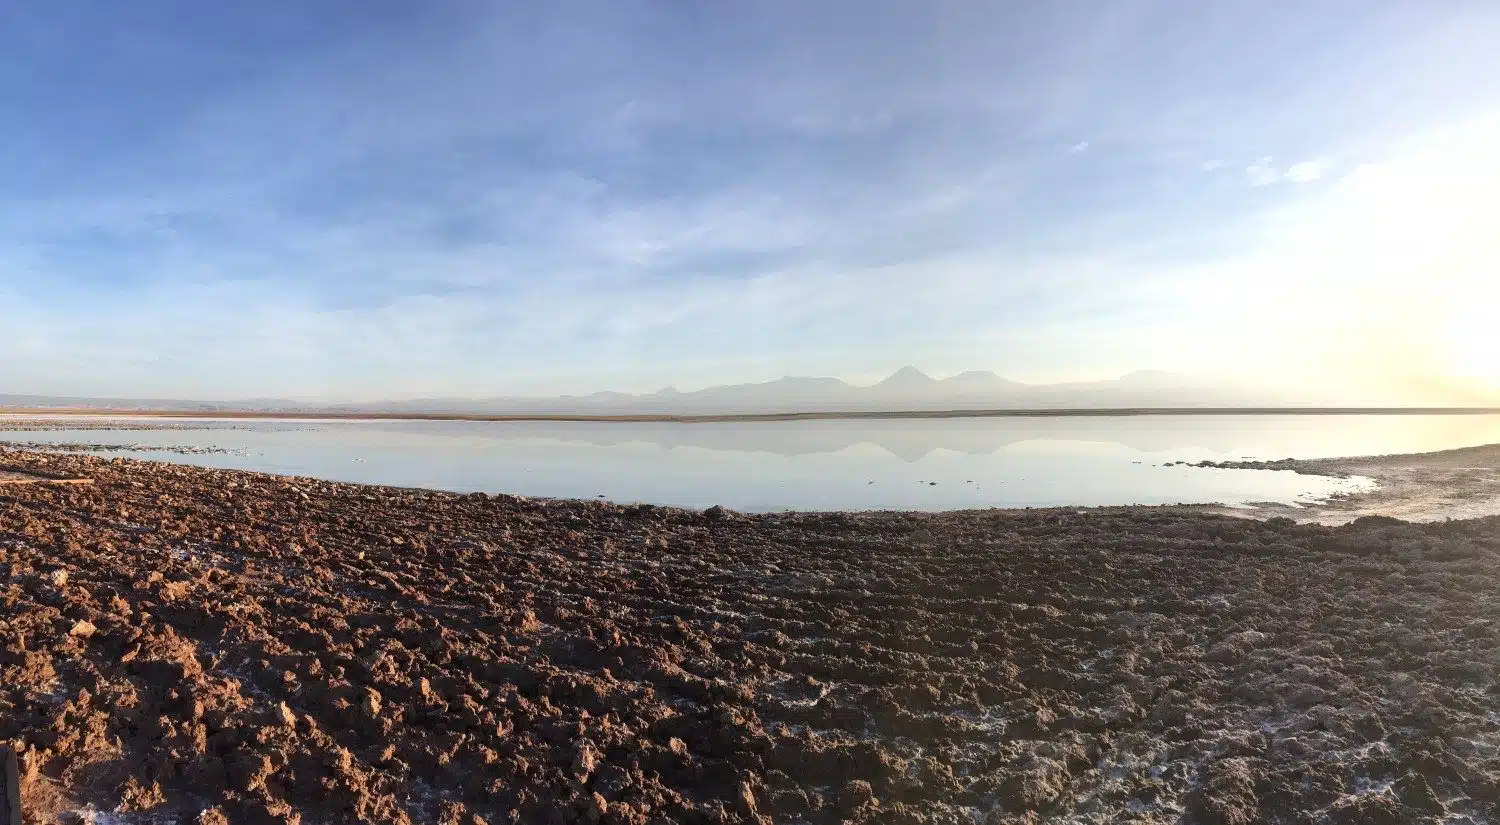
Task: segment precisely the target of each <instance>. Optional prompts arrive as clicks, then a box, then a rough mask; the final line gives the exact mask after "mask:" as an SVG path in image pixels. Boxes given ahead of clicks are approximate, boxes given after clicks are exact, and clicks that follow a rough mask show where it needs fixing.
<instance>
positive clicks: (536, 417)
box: [0, 407, 1500, 424]
mask: <svg viewBox="0 0 1500 825" xmlns="http://www.w3.org/2000/svg"><path fill="white" fill-rule="evenodd" d="M1496 414H1500V407H1105V408H1098V409H1095V408H1091V407H1066V408H1055V409H980V410H854V411H836V410H835V411H821V412H820V411H812V412H773V413H706V414H672V413H639V414H621V415H584V414H573V413H502V414H487V413H437V412H430V413H424V412H316V411H295V412H274V411H262V410H130V409H105V408H75V407H0V415H79V416H83V415H87V416H103V417H114V416H143V417H150V418H233V419H259V418H265V419H295V420H304V421H305V420H318V421H326V420H336V421H579V422H603V423H610V422H620V423H628V422H635V423H643V422H676V423H681V424H710V423H715V422H730V421H828V420H849V419H899V418H1068V417H1095V416H1109V417H1116V416H1148V415H1496Z"/></svg>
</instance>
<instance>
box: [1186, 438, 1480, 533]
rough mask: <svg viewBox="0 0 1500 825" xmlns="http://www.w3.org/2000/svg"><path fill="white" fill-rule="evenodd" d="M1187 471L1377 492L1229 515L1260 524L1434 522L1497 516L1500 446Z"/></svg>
mask: <svg viewBox="0 0 1500 825" xmlns="http://www.w3.org/2000/svg"><path fill="white" fill-rule="evenodd" d="M1190 466H1194V467H1205V468H1217V469H1230V470H1275V471H1283V472H1294V473H1300V474H1303V475H1317V476H1327V477H1332V478H1349V477H1353V476H1360V477H1364V478H1369V479H1372V480H1374V481H1375V483H1376V485H1377V486H1376V487H1375V489H1373V490H1369V491H1366V492H1361V493H1355V494H1352V495H1347V496H1331V497H1329V498H1328V499H1325V500H1323V501H1320V502H1317V503H1314V504H1308V505H1303V506H1291V505H1286V504H1278V503H1275V502H1261V503H1257V504H1255V505H1254V506H1253V508H1252V509H1251V510H1249V511H1248V512H1247V511H1232V510H1229V509H1228V508H1222V509H1221V510H1220V512H1226V513H1228V514H1231V515H1233V514H1236V513H1238V514H1240V515H1246V514H1248V515H1253V516H1255V517H1259V518H1269V517H1275V516H1284V517H1290V518H1295V519H1297V520H1298V521H1302V520H1307V519H1311V520H1315V521H1320V522H1322V523H1342V522H1346V521H1350V520H1352V519H1355V518H1359V517H1361V516H1370V515H1380V516H1390V517H1394V518H1401V519H1408V520H1421V521H1437V520H1439V519H1450V518H1451V519H1472V518H1482V517H1486V516H1495V515H1500V444H1484V445H1479V446H1476V447H1461V448H1458V449H1453V450H1439V451H1436V452H1429V453H1404V454H1403V453H1398V454H1392V455H1374V456H1348V457H1339V458H1314V459H1281V460H1278V461H1217V462H1215V461H1205V462H1200V463H1198V464H1193V465H1190Z"/></svg>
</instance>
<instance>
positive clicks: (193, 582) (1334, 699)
mask: <svg viewBox="0 0 1500 825" xmlns="http://www.w3.org/2000/svg"><path fill="white" fill-rule="evenodd" d="M0 463H4V464H9V465H12V466H15V467H17V468H18V469H23V470H25V469H31V470H41V471H45V472H47V473H50V474H57V475H69V476H81V477H87V478H90V479H92V480H93V481H94V484H93V485H90V486H81V487H58V486H52V485H45V484H36V485H20V486H15V487H7V488H0V576H4V577H5V578H4V580H3V581H0V586H3V587H4V588H5V589H4V591H3V593H0V739H3V740H8V741H10V742H11V743H12V744H13V745H15V746H16V747H17V749H18V750H19V751H20V752H21V753H22V754H23V763H24V764H23V774H24V782H25V785H26V791H25V793H26V795H27V799H28V801H29V802H30V803H31V805H32V811H33V815H34V816H35V815H38V814H40V813H42V812H44V811H45V810H51V809H56V810H71V811H91V810H98V811H110V812H114V813H112V814H111V816H112V817H113V819H111V820H110V821H112V822H125V823H132V822H138V823H145V822H206V823H227V822H235V823H240V822H249V823H257V822H264V823H290V822H303V823H314V822H330V823H332V822H355V821H360V822H386V823H406V822H434V823H443V825H454V823H462V824H463V825H475V823H479V822H484V823H499V822H527V823H531V822H541V823H548V822H575V821H578V822H601V823H650V822H731V823H748V822H757V823H765V822H772V821H774V822H790V823H797V822H804V823H834V822H845V821H852V822H868V823H876V822H879V823H887V822H890V823H966V825H967V824H968V823H974V822H981V823H998V822H1016V823H1021V822H1037V821H1045V822H1099V823H1104V822H1138V823H1166V822H1184V821H1185V822H1202V823H1250V822H1287V823H1302V822H1305V823H1324V822H1327V823H1354V822H1375V823H1380V822H1386V823H1397V822H1428V823H1436V822H1440V821H1445V822H1463V821H1473V822H1488V821H1494V820H1495V818H1496V814H1497V804H1500V714H1497V713H1496V712H1495V710H1494V708H1495V700H1496V698H1497V694H1500V687H1497V679H1496V677H1497V668H1500V624H1497V623H1496V619H1497V618H1500V617H1497V612H1496V603H1495V599H1496V594H1497V592H1500V520H1497V519H1488V520H1480V521H1468V522H1453V523H1447V524H1431V525H1412V524H1405V523H1400V522H1396V521H1393V520H1390V519H1363V520H1360V521H1358V522H1356V523H1354V524H1352V525H1348V526H1344V527H1338V528H1330V527H1323V526H1318V525H1297V524H1293V523H1290V522H1288V521H1286V520H1280V519H1277V520H1272V521H1269V522H1259V521H1253V520H1245V519H1230V518H1225V517H1220V516H1215V515H1210V514H1206V513H1204V512H1202V511H1201V510H1194V509H1188V508H1113V509H1100V510H1085V511H1076V510H1035V511H967V512H956V513H946V514H914V513H864V514H837V513H834V514H787V515H774V516H754V517H745V516H738V515H736V514H734V513H729V512H724V511H720V510H713V511H709V512H706V513H696V512H687V511H681V510H669V509H661V508H650V507H618V506H615V505H611V504H607V503H600V502H559V501H537V500H525V499H518V498H513V497H509V496H483V495H470V496H463V495H454V494H447V493H434V492H423V491H410V490H395V489H385V488H373V487H362V486H357V485H349V484H335V483H329V482H322V481H315V480H311V479H292V478H285V477H275V476H268V475H259V474H250V473H237V472H226V471H216V470H206V469H198V468H192V467H185V466H175V465H162V464H152V463H143V462H135V461H122V460H116V461H104V460H101V459H97V458H93V457H87V456H57V455H41V454H36V453H18V452H0Z"/></svg>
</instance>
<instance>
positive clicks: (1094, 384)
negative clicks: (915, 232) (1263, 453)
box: [0, 366, 1496, 415]
mask: <svg viewBox="0 0 1500 825" xmlns="http://www.w3.org/2000/svg"><path fill="white" fill-rule="evenodd" d="M1495 400H1496V399H1494V398H1487V399H1480V398H1476V397H1463V398H1461V397H1454V398H1451V399H1446V400H1443V401H1436V400H1434V402H1432V403H1433V405H1440V404H1451V405H1455V406H1464V405H1477V404H1482V403H1495ZM1334 405H1336V406H1351V405H1368V406H1389V405H1391V402H1390V401H1388V400H1382V399H1379V398H1378V397H1372V398H1368V399H1351V398H1347V397H1345V398H1333V397H1319V396H1318V395H1317V394H1316V393H1308V392H1300V393H1299V392H1292V391H1286V390H1282V391H1270V390H1267V389H1265V388H1252V387H1247V386H1245V385H1235V384H1230V383H1227V382H1222V381H1212V380H1206V379H1202V378H1196V377H1192V376H1186V375H1181V374H1178V373H1171V372H1162V371H1157V370H1143V371H1139V372H1132V373H1129V374H1127V375H1124V376H1122V377H1120V378H1117V379H1113V380H1106V381H1085V382H1073V383H1062V384H1025V383H1021V382H1018V381H1012V380H1009V379H1007V378H1003V377H1001V376H999V375H997V374H995V373H993V372H989V371H983V370H971V371H969V372H962V373H959V374H957V375H953V376H950V377H947V378H933V377H931V376H929V375H927V374H926V373H924V372H922V371H921V370H919V369H917V368H916V367H912V366H906V367H902V368H901V369H899V370H897V371H896V372H894V373H892V374H891V375H890V376H888V377H886V378H885V379H883V380H881V381H879V382H877V383H875V384H871V385H859V384H850V383H848V382H846V381H843V380H840V379H838V378H827V377H806V376H787V377H784V378H779V379H776V380H774V381H765V382H761V383H753V384H728V385H723V386H715V387H707V388H705V389H700V390H693V391H689V392H683V391H680V390H677V389H675V388H672V387H667V388H665V389H662V390H658V391H656V392H653V393H645V394H639V395H637V394H631V393H622V392H596V393H591V394H589V395H560V396H555V397H550V398H543V397H521V396H513V397H489V398H417V399H409V400H391V401H373V402H366V403H359V404H320V403H313V402H307V401H295V400H288V399H274V398H257V399H244V400H236V401H218V402H205V401H192V400H182V399H164V398H147V399H139V398H137V399H131V398H81V397H56V396H41V395H5V394H0V407H31V408H38V407H54V408H56V407H72V408H84V409H89V408H93V409H100V408H107V409H118V410H166V411H179V410H180V411H194V412H205V411H206V412H213V411H230V410H236V411H247V412H326V413H376V412H378V413H436V414H462V413H467V414H476V415H505V414H521V415H543V414H563V415H673V414H682V415H736V414H739V415H753V414H765V413H787V412H814V411H815V412H874V411H898V410H899V411H908V410H910V411H936V410H993V409H1021V410H1026V409H1111V408H1136V407H1179V408H1187V409H1191V408H1195V407H1277V406H1334Z"/></svg>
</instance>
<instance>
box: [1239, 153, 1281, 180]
mask: <svg viewBox="0 0 1500 825" xmlns="http://www.w3.org/2000/svg"><path fill="white" fill-rule="evenodd" d="M1273 161H1274V159H1273V158H1270V157H1264V158H1260V159H1259V160H1257V161H1255V162H1254V163H1252V164H1250V165H1249V166H1246V167H1245V178H1246V179H1247V180H1249V181H1250V185H1251V186H1270V185H1271V184H1273V183H1278V182H1280V181H1281V170H1279V169H1277V168H1276V164H1275V163H1274V162H1273Z"/></svg>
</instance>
